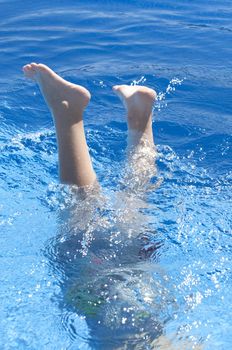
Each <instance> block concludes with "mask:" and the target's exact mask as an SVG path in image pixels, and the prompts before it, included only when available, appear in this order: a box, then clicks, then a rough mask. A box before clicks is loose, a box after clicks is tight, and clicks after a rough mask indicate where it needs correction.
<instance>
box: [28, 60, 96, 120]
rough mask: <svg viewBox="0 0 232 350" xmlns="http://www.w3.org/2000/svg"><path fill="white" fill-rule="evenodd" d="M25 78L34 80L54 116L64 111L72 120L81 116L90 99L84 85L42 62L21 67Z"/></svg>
mask: <svg viewBox="0 0 232 350" xmlns="http://www.w3.org/2000/svg"><path fill="white" fill-rule="evenodd" d="M23 71H24V74H25V76H26V77H27V78H29V79H32V80H35V81H36V82H37V83H38V85H39V87H40V90H41V92H42V94H43V96H44V99H45V101H46V103H47V105H48V107H49V108H50V109H51V110H52V112H55V115H56V117H57V116H58V117H59V115H62V114H64V113H65V115H66V116H67V115H69V116H70V117H71V118H72V119H73V118H74V119H76V120H73V121H78V120H79V119H81V118H82V112H83V110H84V108H85V107H86V106H87V104H88V102H89V100H90V97H91V95H90V93H89V91H88V90H86V89H85V88H84V87H82V86H80V85H76V84H72V83H70V82H68V81H66V80H64V79H63V78H61V77H60V76H59V75H57V74H56V73H55V72H54V71H53V70H51V69H50V68H49V67H47V66H45V65H44V64H37V63H31V64H27V65H25V66H24V67H23Z"/></svg>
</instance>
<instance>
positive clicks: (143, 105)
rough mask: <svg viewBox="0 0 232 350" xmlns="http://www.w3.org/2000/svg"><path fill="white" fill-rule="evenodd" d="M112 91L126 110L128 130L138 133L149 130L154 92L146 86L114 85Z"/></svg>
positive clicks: (154, 97)
mask: <svg viewBox="0 0 232 350" xmlns="http://www.w3.org/2000/svg"><path fill="white" fill-rule="evenodd" d="M113 90H114V91H115V93H116V94H117V95H118V96H119V97H120V99H121V100H122V102H123V104H124V106H125V107H126V109H127V113H128V115H127V121H128V128H129V129H132V130H136V131H139V132H144V131H146V129H147V128H150V127H151V123H152V107H153V103H154V101H155V99H156V92H155V91H154V90H152V89H150V88H148V87H146V86H139V85H137V86H130V85H116V86H114V87H113Z"/></svg>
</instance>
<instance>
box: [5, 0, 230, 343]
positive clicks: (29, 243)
mask: <svg viewBox="0 0 232 350" xmlns="http://www.w3.org/2000/svg"><path fill="white" fill-rule="evenodd" d="M0 3H1V11H2V16H1V37H0V40H1V56H0V63H1V64H0V71H1V82H0V95H1V98H0V119H1V134H0V147H1V154H0V160H1V163H0V164H1V168H0V194H1V197H0V198H1V203H0V209H1V211H0V227H1V235H0V240H1V259H0V264H1V267H0V269H1V288H0V292H1V300H2V302H1V318H0V319H1V321H0V335H1V336H0V348H1V349H4V350H5V349H7V350H8V349H36V350H38V349H41V350H42V349H46V350H47V349H49V350H50V349H75V350H77V349H104V350H105V349H114V348H117V347H119V346H120V343H121V344H122V343H123V340H122V338H123V336H124V338H125V337H126V336H125V334H123V331H122V330H123V329H124V328H123V325H124V324H125V323H126V322H128V323H129V325H130V326H132V323H133V322H134V321H133V320H132V318H133V317H131V318H130V317H129V316H128V317H127V320H126V316H125V314H123V315H121V318H120V319H119V320H117V322H118V323H117V322H116V320H115V318H114V317H113V316H112V314H111V313H110V311H109V310H112V309H113V310H115V308H117V306H118V304H117V300H116V301H112V300H109V303H108V304H107V313H106V314H105V315H111V316H109V317H108V318H109V319H110V320H111V319H113V322H112V325H113V326H111V327H110V326H109V327H108V328H107V327H105V329H107V332H108V333H107V332H105V333H104V327H103V326H102V325H101V324H99V323H98V321H100V319H98V318H94V317H93V314H94V313H95V314H97V312H96V308H94V307H92V308H88V300H87V301H86V290H88V289H89V288H90V287H89V286H86V288H85V285H84V282H83V281H81V282H80V280H77V277H75V276H77V275H75V271H76V270H77V269H78V271H79V270H82V269H83V267H81V266H79V265H77V266H76V265H75V264H73V261H74V260H75V256H74V255H75V254H74V252H73V251H72V250H70V247H73V244H74V243H73V241H72V239H71V238H70V236H68V235H67V230H66V229H67V228H66V227H64V230H63V231H62V229H61V226H62V224H61V222H60V219H59V218H57V212H58V210H60V209H62V208H60V207H62V205H63V201H62V200H61V199H60V197H62V193H63V191H66V189H60V187H59V186H58V176H57V148H56V140H55V132H54V128H53V124H52V121H51V118H50V115H49V112H48V110H47V109H46V106H45V105H44V103H43V100H42V97H41V96H40V93H39V90H38V88H37V87H36V86H35V85H34V84H32V83H30V82H28V81H25V80H24V78H23V76H22V73H21V67H22V65H24V64H25V63H27V62H30V61H36V62H43V63H45V64H48V65H49V66H51V67H52V68H53V69H54V70H55V71H57V72H58V73H59V74H61V75H62V76H63V77H64V78H66V79H68V80H71V81H73V82H75V83H79V84H82V85H84V86H86V87H87V88H88V89H89V90H90V91H91V93H92V101H91V104H90V105H89V108H88V109H87V111H86V118H85V121H86V129H87V139H88V144H89V147H90V152H91V155H92V158H93V163H94V167H95V169H96V172H97V174H98V177H99V180H100V182H101V184H102V186H103V187H104V188H105V190H104V191H105V196H106V197H107V198H108V202H109V203H113V202H114V203H115V196H116V195H115V188H117V183H118V181H119V179H120V171H119V169H121V168H122V166H123V163H124V160H125V147H126V123H125V118H124V110H123V108H122V106H121V104H120V102H119V101H118V99H117V98H116V97H115V96H114V95H113V94H112V91H111V87H112V85H114V84H120V83H129V84H130V83H134V84H146V85H148V86H151V87H153V88H155V89H156V90H157V92H158V94H159V95H158V96H159V99H158V101H157V104H156V106H155V110H154V133H155V140H156V144H157V145H158V151H159V154H160V156H159V159H158V160H157V166H158V175H157V177H156V178H155V179H154V182H156V181H159V180H160V181H162V184H161V185H160V186H159V188H157V189H156V190H155V191H151V192H149V193H148V194H147V198H146V200H145V201H144V200H141V198H139V200H138V198H136V200H135V198H133V201H132V204H131V203H130V202H128V201H127V200H126V201H125V199H123V200H122V201H120V200H119V201H118V202H119V203H120V205H119V204H118V206H117V207H116V209H114V210H113V209H111V207H110V206H109V207H107V208H106V207H105V206H102V208H100V209H99V210H98V211H97V213H96V215H97V216H96V220H95V221H93V222H92V224H91V225H90V226H89V229H90V232H91V233H93V232H95V234H96V235H97V234H98V235H99V237H101V235H102V234H103V233H104V232H111V233H112V232H113V233H117V232H119V235H120V234H121V233H122V232H123V233H125V232H126V233H128V236H129V234H130V235H131V236H132V237H134V235H136V233H138V234H143V235H144V236H145V237H147V239H149V243H152V244H153V245H154V246H155V247H156V249H155V250H154V252H153V253H152V255H151V257H150V260H148V261H147V260H146V264H145V263H141V264H140V266H139V269H138V267H134V266H130V265H126V266H124V270H122V269H121V270H120V271H119V270H118V271H117V276H121V277H120V278H121V282H119V281H120V279H119V277H117V278H118V279H117V278H116V277H115V280H117V281H118V282H117V284H118V289H119V290H118V298H119V300H120V298H121V299H122V300H124V302H125V303H126V306H125V308H126V309H128V303H129V301H128V300H130V301H131V302H132V301H133V297H134V295H135V294H136V291H137V295H136V298H137V299H136V302H138V300H140V302H138V304H136V305H139V306H138V309H139V308H140V313H138V312H137V314H136V315H137V322H138V324H139V327H140V328H143V322H144V327H145V328H146V327H147V328H148V329H150V330H152V331H151V333H152V334H153V336H154V337H155V336H157V339H159V340H157V343H156V345H154V346H156V347H157V348H158V346H160V348H163V349H165V346H166V348H168V349H169V348H171V346H170V345H167V341H168V340H170V341H171V342H172V343H173V344H174V345H175V346H176V347H177V348H180V346H181V347H182V348H184V347H185V348H186V349H189V348H191V349H194V348H197V346H199V347H200V346H201V347H202V348H203V349H218V350H219V349H220V350H222V349H230V348H231V343H232V336H231V248H232V245H231V140H232V137H231V130H232V122H231V78H232V77H231V68H232V67H231V58H232V48H231V36H232V27H231V16H232V8H231V3H230V1H226V0H223V1H221V2H220V3H218V2H216V1H214V0H211V1H203V2H202V1H199V0H196V1H194V2H191V3H188V2H186V1H180V0H177V1H175V2H173V1H168V0H164V1H151V0H147V1H145V0H144V1H136V0H134V1H129V0H127V1H113V0H109V1H106V0H105V1H104V0H95V1H88V0H87V1H78V2H76V1H70V0H69V1H68V2H67V1H66V2H65V1H58V2H57V3H56V4H52V3H51V4H49V3H47V2H45V1H43V0H40V1H38V2H37V3H33V4H31V2H29V1H27V0H26V1H24V2H23V6H22V3H21V2H19V1H13V0H12V1H7V2H6V1H0ZM64 197H65V198H66V196H64ZM62 198H63V197H62ZM130 204H131V205H130ZM127 208H129V209H130V210H131V212H130V213H129V214H131V215H132V216H133V220H131V221H130V220H126V219H127V218H128V215H126V214H128V212H127V213H125V209H127ZM82 209H83V208H82V207H80V208H78V210H80V212H81V210H82ZM80 217H81V215H80V214H79V215H77V216H76V218H77V219H76V220H77V222H76V225H77V226H76V227H77V228H78V227H79V226H78V225H80V224H81V221H80V220H79V218H80ZM104 218H107V220H106V221H105V220H104ZM135 219H136V221H134V220H135ZM96 222H97V223H98V225H97V226H96ZM79 229H80V232H82V231H81V228H79ZM63 232H65V233H63ZM82 233H83V235H84V233H85V232H82ZM116 237H117V235H116ZM102 244H103V242H102ZM114 244H116V243H115V241H114ZM119 247H120V249H121V246H120V244H119ZM124 248H125V247H124ZM124 253H125V251H124ZM70 255H71V256H70ZM85 259H87V258H85ZM78 261H79V262H78V263H79V264H81V263H82V260H78ZM122 261H123V258H122ZM129 266H130V267H131V270H130V269H129ZM136 269H137V270H136ZM99 270H101V269H100V267H99ZM135 270H136V271H135ZM138 270H139V272H138ZM114 272H115V271H114ZM139 274H141V275H142V277H141V279H139V278H138V275H139ZM83 275H84V274H83ZM115 275H116V272H115ZM73 276H74V277H73ZM85 276H86V273H85ZM101 276H102V275H101ZM125 276H130V277H131V280H132V281H131V284H130V285H128V284H125V283H123V280H127V277H125ZM75 278H76V280H77V282H78V283H79V285H80V284H81V283H82V286H83V288H80V287H78V288H79V289H78V290H79V292H78V294H77V295H76V294H75V295H74V296H73V293H74V292H73V291H76V284H75ZM104 278H109V276H105V275H104ZM123 278H124V279H123ZM70 281H71V282H72V283H70ZM99 281H100V280H99ZM85 282H86V283H87V282H88V279H86V281H85ZM101 283H103V282H102V281H100V282H99V284H97V283H95V284H93V287H94V288H95V293H96V294H97V295H98V294H99V293H102V292H104V291H107V287H105V288H106V289H104V285H103V287H102V285H101ZM140 283H142V285H143V286H147V288H148V290H145V291H144V287H141V284H140ZM103 284H106V283H105V280H104V283H103ZM98 288H100V291H99V290H98ZM141 290H143V292H144V293H145V294H143V293H142V292H141V294H140V296H138V293H139V291H141ZM132 292H133V293H134V294H133V293H132ZM120 293H121V294H120ZM131 293H132V294H133V295H132V294H131ZM145 296H146V297H147V298H148V299H149V298H150V299H151V302H150V304H149V300H148V301H147V302H148V305H150V309H149V312H151V313H152V314H153V319H154V320H155V321H154V322H157V323H156V324H154V323H152V324H149V323H148V324H146V322H147V319H148V318H149V317H148V314H147V312H148V310H147V309H146V310H144V305H146V302H145V301H144V298H145ZM92 297H93V299H91V300H92V302H93V303H96V301H99V299H97V300H96V295H93V296H92ZM70 298H71V299H72V301H73V303H70V302H69V301H70ZM103 299H104V300H106V298H103ZM76 300H79V301H78V302H77V301H76ZM80 300H81V301H80ZM76 303H77V305H76ZM70 304H72V305H70ZM73 304H75V305H73ZM125 312H127V311H125ZM118 314H119V313H118ZM118 314H117V315H118ZM129 314H130V313H129ZM86 315H87V319H86V318H85V317H84V316H86ZM91 315H92V318H91ZM105 319H107V317H105ZM101 321H102V319H101ZM109 323H110V321H109ZM117 324H119V326H118V328H117V329H118V330H119V331H120V332H121V331H122V333H120V332H119V333H120V334H122V338H121V340H120V337H119V334H118V333H117V331H116V325H117ZM145 324H146V325H145ZM114 327H115V328H114ZM155 327H157V329H156V330H154V331H153V329H155ZM141 333H142V331H141ZM114 335H115V339H114ZM132 335H133V332H132ZM109 337H110V339H109ZM124 338H123V339H124ZM128 338H129V337H128ZM132 338H133V339H132V340H131V341H130V342H129V344H130V345H128V348H129V349H130V348H131V349H134V348H135V343H136V340H135V339H136V337H135V336H134V335H133V337H132ZM114 341H115V342H114ZM153 341H155V340H154V339H153ZM151 342H152V341H151V339H149V338H148V339H144V343H143V344H144V345H143V347H142V348H144V349H149V348H151V347H150V344H151ZM181 342H182V343H181ZM183 342H184V343H185V345H183ZM138 343H139V342H138ZM165 344H166V345H165ZM178 344H179V345H178ZM180 344H181V345H180ZM140 346H141V345H140ZM178 346H179V347H178Z"/></svg>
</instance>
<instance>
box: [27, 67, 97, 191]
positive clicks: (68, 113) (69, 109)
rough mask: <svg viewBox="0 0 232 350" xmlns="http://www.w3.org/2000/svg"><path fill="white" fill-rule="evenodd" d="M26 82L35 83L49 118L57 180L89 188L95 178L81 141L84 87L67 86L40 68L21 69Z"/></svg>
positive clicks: (87, 153)
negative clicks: (54, 140)
mask: <svg viewBox="0 0 232 350" xmlns="http://www.w3.org/2000/svg"><path fill="white" fill-rule="evenodd" d="M23 71H24V74H25V76H26V77H27V78H30V79H32V80H35V81H36V82H37V83H38V85H39V87H40V90H41V92H42V94H43V96H44V99H45V101H46V103H47V105H48V107H49V109H50V111H51V113H52V114H53V117H54V122H55V127H56V134H57V141H58V150H59V167H60V179H61V181H62V182H64V183H67V184H74V185H77V186H81V187H82V186H88V185H92V184H93V183H94V182H95V181H96V174H95V172H94V170H93V167H92V162H91V159H90V155H89V151H88V146H87V143H86V139H85V132H84V124H83V112H84V109H85V107H86V106H87V104H88V102H89V100H90V93H89V91H88V90H86V89H85V88H84V87H82V86H80V85H75V84H72V83H69V82H67V81H66V80H64V79H62V78H61V77H60V76H58V75H57V74H56V73H55V72H53V71H52V70H51V69H50V68H48V67H47V66H45V65H43V64H36V63H31V64H28V65H26V66H24V67H23Z"/></svg>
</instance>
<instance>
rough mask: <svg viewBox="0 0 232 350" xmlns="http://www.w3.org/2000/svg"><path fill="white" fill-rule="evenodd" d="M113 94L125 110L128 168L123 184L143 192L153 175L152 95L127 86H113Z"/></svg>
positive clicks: (143, 90)
mask: <svg viewBox="0 0 232 350" xmlns="http://www.w3.org/2000/svg"><path fill="white" fill-rule="evenodd" d="M113 90H114V91H115V92H116V94H117V95H118V96H119V97H120V99H121V100H122V102H123V104H124V106H125V107H126V110H127V126H128V165H129V166H128V171H126V175H125V177H124V181H125V182H127V183H128V184H129V187H130V189H133V190H138V189H142V190H144V186H146V185H147V184H148V183H149V182H150V179H151V177H152V176H154V175H155V173H156V167H155V162H154V158H155V156H156V150H155V145H154V138H153V132H152V108H153V103H154V101H155V98H156V92H155V91H154V90H152V89H150V88H147V87H145V86H129V85H116V86H114V87H113Z"/></svg>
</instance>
